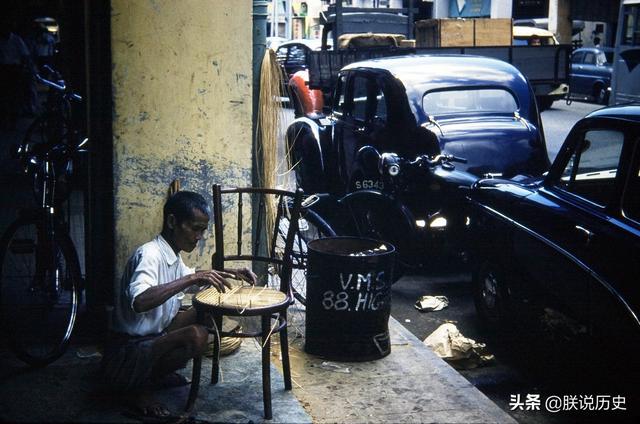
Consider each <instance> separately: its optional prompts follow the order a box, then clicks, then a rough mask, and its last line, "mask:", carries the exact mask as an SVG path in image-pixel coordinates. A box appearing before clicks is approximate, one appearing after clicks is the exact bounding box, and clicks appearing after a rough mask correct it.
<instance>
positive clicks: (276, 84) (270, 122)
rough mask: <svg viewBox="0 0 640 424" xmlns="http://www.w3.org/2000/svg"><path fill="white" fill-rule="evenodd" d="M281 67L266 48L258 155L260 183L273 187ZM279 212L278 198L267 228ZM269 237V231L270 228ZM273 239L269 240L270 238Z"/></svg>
mask: <svg viewBox="0 0 640 424" xmlns="http://www.w3.org/2000/svg"><path fill="white" fill-rule="evenodd" d="M282 81H283V73H282V68H281V67H280V65H279V64H278V62H277V61H276V54H275V52H274V51H273V50H271V49H267V50H266V52H265V55H264V58H263V60H262V65H261V67H260V98H259V102H258V120H257V125H256V128H257V129H256V138H257V139H256V142H255V143H254V145H255V146H256V151H255V155H256V156H255V157H256V163H257V171H258V180H259V182H260V186H262V187H270V188H273V187H275V186H276V175H277V168H278V165H277V142H278V133H279V128H280V122H281V118H282V114H283V110H282V105H281V103H280V95H281V93H283V87H282ZM275 216H276V204H275V202H268V203H267V204H266V217H267V222H266V228H273V225H274V221H275ZM267 234H268V237H269V236H270V232H267ZM269 242H270V241H269Z"/></svg>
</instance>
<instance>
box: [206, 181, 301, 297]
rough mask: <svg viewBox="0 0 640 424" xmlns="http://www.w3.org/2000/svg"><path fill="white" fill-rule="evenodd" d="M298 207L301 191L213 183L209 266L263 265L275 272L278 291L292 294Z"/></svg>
mask: <svg viewBox="0 0 640 424" xmlns="http://www.w3.org/2000/svg"><path fill="white" fill-rule="evenodd" d="M301 204H302V190H300V189H299V190H297V191H296V192H290V191H286V190H279V189H270V188H256V187H245V188H222V186H220V185H219V184H214V186H213V222H214V229H213V230H214V236H215V252H214V254H213V257H212V267H213V268H214V269H224V268H229V266H225V263H228V262H252V263H253V264H254V265H255V264H257V263H263V264H266V268H267V269H269V270H271V271H274V270H275V271H276V272H277V276H278V277H279V280H280V282H279V289H280V290H281V291H283V292H286V293H287V294H288V295H291V287H290V281H291V269H292V261H293V259H292V251H293V243H294V237H295V235H296V232H297V230H298V219H299V217H300V210H301ZM257 274H258V277H259V278H260V277H262V276H261V275H260V273H258V272H257ZM271 276H272V277H274V273H271ZM264 282H265V284H266V283H267V281H264ZM269 285H271V286H273V285H274V284H273V282H271V283H269Z"/></svg>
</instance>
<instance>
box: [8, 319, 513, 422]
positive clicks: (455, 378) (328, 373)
mask: <svg viewBox="0 0 640 424" xmlns="http://www.w3.org/2000/svg"><path fill="white" fill-rule="evenodd" d="M294 324H295V326H296V328H295V330H298V332H297V334H296V331H295V330H294V331H292V340H291V342H290V349H291V362H292V364H291V366H292V376H293V380H294V387H293V391H291V392H288V391H285V390H284V384H283V379H282V375H281V374H280V372H279V371H278V370H277V368H276V367H275V366H272V371H273V372H272V380H271V381H272V393H273V420H270V421H266V420H264V418H263V409H262V390H261V380H260V379H261V373H260V347H259V344H258V342H256V341H254V340H253V339H247V340H245V341H244V342H243V344H242V346H241V348H240V349H239V350H238V351H237V352H235V353H233V354H232V355H230V356H228V357H224V358H222V360H221V370H222V381H221V382H220V383H219V384H217V385H215V386H212V385H209V384H208V381H209V376H210V372H211V371H210V370H211V368H210V367H211V365H210V364H211V361H210V360H207V359H205V360H204V361H203V370H202V380H201V386H200V392H199V396H198V399H197V402H196V405H195V409H194V411H193V413H192V415H191V416H190V417H185V418H186V421H189V422H238V423H242V422H274V423H276V422H282V423H304V422H309V423H310V422H313V423H322V422H341V423H361V422H380V423H384V422H393V423H415V422H432V423H488V422H499V423H512V422H515V421H514V420H513V419H512V418H511V417H510V416H509V415H508V414H506V413H505V412H504V411H502V410H501V409H500V408H498V407H497V406H496V405H495V404H494V403H492V402H491V401H490V400H489V399H488V398H487V397H486V396H484V395H483V394H482V393H481V392H480V391H478V390H477V389H476V388H475V387H473V386H472V385H471V384H470V383H469V382H467V380H465V379H464V378H463V377H462V376H460V374H458V373H457V372H456V371H455V370H454V369H453V368H451V367H450V366H449V365H447V364H446V363H445V362H444V361H443V360H441V359H440V358H438V357H437V356H436V355H435V354H434V353H433V352H431V350H430V349H428V348H427V347H426V346H424V345H423V344H422V342H420V340H418V339H416V338H415V337H414V336H413V335H412V334H411V333H409V332H408V331H407V330H406V329H405V328H404V327H403V326H402V325H401V324H399V323H398V322H397V321H396V320H394V319H393V318H391V319H390V321H389V330H390V334H391V343H392V347H391V354H390V355H388V356H387V357H385V358H382V359H379V360H375V361H369V362H333V361H327V360H325V359H322V358H319V357H316V356H312V355H309V354H306V353H305V352H304V350H303V346H304V339H303V337H301V336H302V334H301V333H300V329H301V327H300V323H299V322H296V323H294ZM87 351H88V352H89V353H91V352H92V351H95V346H75V345H73V346H72V347H71V348H70V349H69V351H68V352H67V353H66V354H65V355H64V356H63V357H62V358H61V359H59V360H58V361H56V362H54V363H53V364H51V365H49V366H48V367H46V368H43V369H29V368H27V367H25V366H24V365H22V364H21V363H20V362H19V361H17V360H16V359H14V358H13V357H12V356H11V354H10V353H8V352H2V354H1V355H0V362H1V365H0V366H1V367H0V391H1V392H2V397H1V400H0V421H2V422H80V423H116V422H117V423H127V422H137V421H136V420H135V419H132V418H128V417H126V416H125V415H123V412H124V411H125V409H126V408H125V407H124V404H123V402H122V399H119V397H118V396H117V395H115V394H113V393H106V392H104V391H103V390H102V388H101V387H100V384H99V381H98V379H97V370H98V365H99V358H98V357H88V358H81V357H80V356H84V355H83V354H85V353H87ZM273 355H274V356H273V357H272V360H273V361H272V362H273V363H274V364H276V363H279V357H278V352H277V350H275V349H274V352H273ZM184 372H185V374H186V375H188V376H190V374H191V367H190V366H189V367H188V368H187V369H185V371H184ZM187 394H188V387H182V388H176V389H169V390H165V391H163V392H161V393H160V400H162V401H164V402H166V404H167V405H168V406H169V408H170V409H171V410H173V411H181V410H182V409H183V408H184V405H185V401H186V398H187Z"/></svg>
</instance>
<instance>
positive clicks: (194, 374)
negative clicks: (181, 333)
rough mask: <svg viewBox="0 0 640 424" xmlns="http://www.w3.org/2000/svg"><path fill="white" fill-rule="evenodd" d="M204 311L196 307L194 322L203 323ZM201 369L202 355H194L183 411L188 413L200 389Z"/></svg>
mask: <svg viewBox="0 0 640 424" xmlns="http://www.w3.org/2000/svg"><path fill="white" fill-rule="evenodd" d="M205 316H206V315H205V313H204V312H203V311H202V310H200V309H198V310H197V311H196V322H197V323H198V324H204V321H205ZM201 370H202V356H196V357H195V358H193V369H192V371H191V388H190V389H189V397H188V398H187V405H186V406H185V408H184V409H185V411H186V412H187V413H190V412H191V410H192V409H193V406H194V405H195V403H196V399H197V398H198V390H199V389H200V372H201Z"/></svg>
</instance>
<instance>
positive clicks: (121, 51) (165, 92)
mask: <svg viewBox="0 0 640 424" xmlns="http://www.w3.org/2000/svg"><path fill="white" fill-rule="evenodd" d="M251 8H252V1H251V0H112V1H111V9H112V17H111V25H112V27H111V34H112V35H111V41H112V62H113V67H112V83H113V100H114V120H113V134H114V143H113V144H114V189H115V193H114V194H115V196H114V198H115V240H116V278H119V275H120V273H121V272H122V269H123V267H124V264H125V262H126V260H127V258H128V256H129V255H130V254H131V252H132V251H133V249H134V248H135V247H136V246H137V245H139V244H141V243H143V242H145V241H147V240H150V239H151V238H152V237H153V236H154V235H155V234H157V233H158V232H159V231H160V228H161V225H162V205H163V204H164V201H165V199H166V193H167V189H168V187H169V184H170V183H171V181H172V180H174V179H180V181H181V183H182V189H184V190H192V191H196V192H199V193H201V194H202V195H204V196H205V198H206V199H207V200H208V201H209V202H210V204H211V185H212V184H213V183H214V182H221V183H223V184H225V185H238V186H245V185H251V157H252V152H251V102H252V100H251V98H252V95H251V91H252V80H251V71H252V64H251V57H252V16H251ZM212 251H213V240H212V239H209V240H206V242H204V243H202V244H201V245H200V246H198V248H196V250H195V251H194V252H192V253H191V254H190V255H187V256H186V257H185V260H186V262H187V263H188V264H189V265H192V266H198V267H204V266H210V257H211V253H212Z"/></svg>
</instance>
